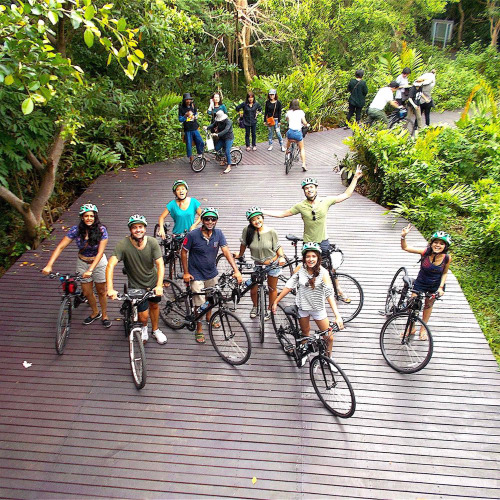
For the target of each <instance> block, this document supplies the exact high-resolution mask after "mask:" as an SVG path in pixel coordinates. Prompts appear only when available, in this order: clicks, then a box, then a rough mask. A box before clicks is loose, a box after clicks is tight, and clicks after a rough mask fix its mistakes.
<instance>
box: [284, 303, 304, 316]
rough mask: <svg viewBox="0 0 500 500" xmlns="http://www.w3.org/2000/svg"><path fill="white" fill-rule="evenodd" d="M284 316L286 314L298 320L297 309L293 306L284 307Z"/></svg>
mask: <svg viewBox="0 0 500 500" xmlns="http://www.w3.org/2000/svg"><path fill="white" fill-rule="evenodd" d="M285 314H288V315H290V316H292V317H293V318H295V319H300V316H299V308H298V307H297V305H295V304H294V305H293V306H286V307H285Z"/></svg>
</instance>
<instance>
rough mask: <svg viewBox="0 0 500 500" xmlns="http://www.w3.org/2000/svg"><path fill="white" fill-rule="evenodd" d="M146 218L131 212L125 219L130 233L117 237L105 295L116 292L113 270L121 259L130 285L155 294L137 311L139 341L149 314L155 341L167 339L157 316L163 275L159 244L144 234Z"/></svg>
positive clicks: (112, 295) (113, 295)
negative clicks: (152, 290)
mask: <svg viewBox="0 0 500 500" xmlns="http://www.w3.org/2000/svg"><path fill="white" fill-rule="evenodd" d="M147 225H148V222H147V220H146V217H144V216H143V215H138V214H136V215H132V217H130V219H129V221H128V227H129V229H130V236H127V237H126V238H123V240H121V241H119V242H118V243H117V245H116V247H115V249H114V251H113V255H112V256H111V257H110V259H109V261H108V266H107V267H106V282H107V288H108V296H109V297H110V298H111V299H116V297H117V295H118V292H117V291H116V290H115V289H114V285H113V273H114V269H115V266H116V264H118V262H120V261H123V265H124V267H125V270H126V271H127V278H128V283H129V286H130V288H142V289H147V288H149V289H154V291H155V294H156V297H153V298H151V299H149V300H148V301H147V302H143V303H141V304H139V306H138V307H137V311H138V313H139V321H140V322H141V323H142V325H143V326H142V341H143V342H147V341H148V338H149V336H148V317H149V316H150V315H151V326H152V328H153V337H154V338H155V339H156V341H157V342H158V344H165V343H166V342H167V337H166V335H165V334H164V333H163V332H162V331H161V330H160V329H159V328H158V321H159V318H160V301H161V297H162V295H163V277H164V275H165V266H164V264H163V257H162V254H161V249H160V245H159V244H158V242H157V241H156V239H154V238H150V237H148V236H146V227H147Z"/></svg>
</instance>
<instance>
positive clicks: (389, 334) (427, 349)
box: [380, 312, 433, 373]
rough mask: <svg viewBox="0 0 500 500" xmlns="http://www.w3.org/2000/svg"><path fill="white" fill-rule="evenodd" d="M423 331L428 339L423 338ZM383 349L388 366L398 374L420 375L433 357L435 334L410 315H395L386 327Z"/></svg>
mask: <svg viewBox="0 0 500 500" xmlns="http://www.w3.org/2000/svg"><path fill="white" fill-rule="evenodd" d="M420 330H422V331H423V332H424V333H425V335H420V333H419V332H420ZM411 332H414V333H411ZM425 337H426V338H425ZM422 338H425V340H422ZM380 349H381V351H382V355H383V356H384V359H385V360H386V362H387V364H388V365H389V366H390V367H391V368H393V369H394V370H396V371H397V372H400V373H415V372H418V371H419V370H421V369H422V368H424V367H425V366H426V365H427V363H429V361H430V359H431V357H432V350H433V341H432V335H431V331H430V330H429V327H428V326H427V325H426V324H425V323H424V322H423V321H422V320H421V319H420V318H418V317H415V316H412V315H411V314H409V313H407V312H402V313H398V314H395V315H394V316H392V317H390V318H389V319H388V320H387V321H386V322H385V324H384V326H383V327H382V330H381V332H380Z"/></svg>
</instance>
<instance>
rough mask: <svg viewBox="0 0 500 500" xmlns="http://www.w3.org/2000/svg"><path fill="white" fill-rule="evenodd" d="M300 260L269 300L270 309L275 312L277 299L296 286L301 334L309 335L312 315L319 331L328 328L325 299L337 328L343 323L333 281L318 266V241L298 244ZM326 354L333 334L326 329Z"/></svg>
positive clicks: (319, 264)
mask: <svg viewBox="0 0 500 500" xmlns="http://www.w3.org/2000/svg"><path fill="white" fill-rule="evenodd" d="M302 256H303V260H302V264H299V266H297V269H295V272H294V273H293V275H292V277H291V278H290V279H289V280H288V281H287V282H286V285H285V288H283V290H282V291H281V293H280V294H279V296H278V298H277V299H276V301H275V302H274V304H273V308H272V310H273V312H274V313H275V312H276V309H277V305H278V302H279V301H280V300H281V299H282V298H283V297H285V296H286V295H287V294H288V293H290V292H291V291H292V290H293V289H295V288H296V289H297V295H296V298H295V303H296V305H297V307H298V308H299V316H300V320H299V324H300V329H301V330H302V334H303V335H304V336H306V337H308V336H309V330H310V324H309V322H310V318H312V319H313V320H314V321H315V322H316V325H318V328H319V329H320V330H322V331H325V330H328V327H329V326H330V322H329V320H328V315H327V313H326V308H325V300H327V301H328V303H329V304H330V307H331V308H332V311H333V314H334V315H335V323H337V325H338V327H339V328H340V329H343V328H344V323H343V321H342V318H341V316H340V313H339V311H338V309H337V304H336V303H335V298H334V292H333V285H332V281H331V279H330V276H329V275H328V271H327V270H326V269H325V268H324V267H322V266H321V248H320V246H319V244H318V243H313V242H310V243H304V246H303V248H302ZM326 343H327V351H328V355H331V353H332V345H333V334H332V333H331V332H330V334H329V335H328V336H326Z"/></svg>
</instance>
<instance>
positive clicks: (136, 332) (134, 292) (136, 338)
mask: <svg viewBox="0 0 500 500" xmlns="http://www.w3.org/2000/svg"><path fill="white" fill-rule="evenodd" d="M154 296H155V292H154V290H142V289H138V288H131V289H130V290H128V287H127V285H124V290H123V294H118V297H117V299H118V300H122V301H123V304H122V306H121V308H120V312H121V314H122V315H123V329H124V331H125V337H128V346H129V354H130V369H131V371H132V378H133V380H134V384H135V387H136V388H137V389H138V390H140V389H142V388H143V387H144V386H145V385H146V379H147V369H146V352H145V350H144V343H143V342H142V335H141V334H142V323H140V322H139V313H138V312H137V306H138V305H139V304H141V303H142V302H144V301H145V300H147V299H149V298H151V297H154Z"/></svg>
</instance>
